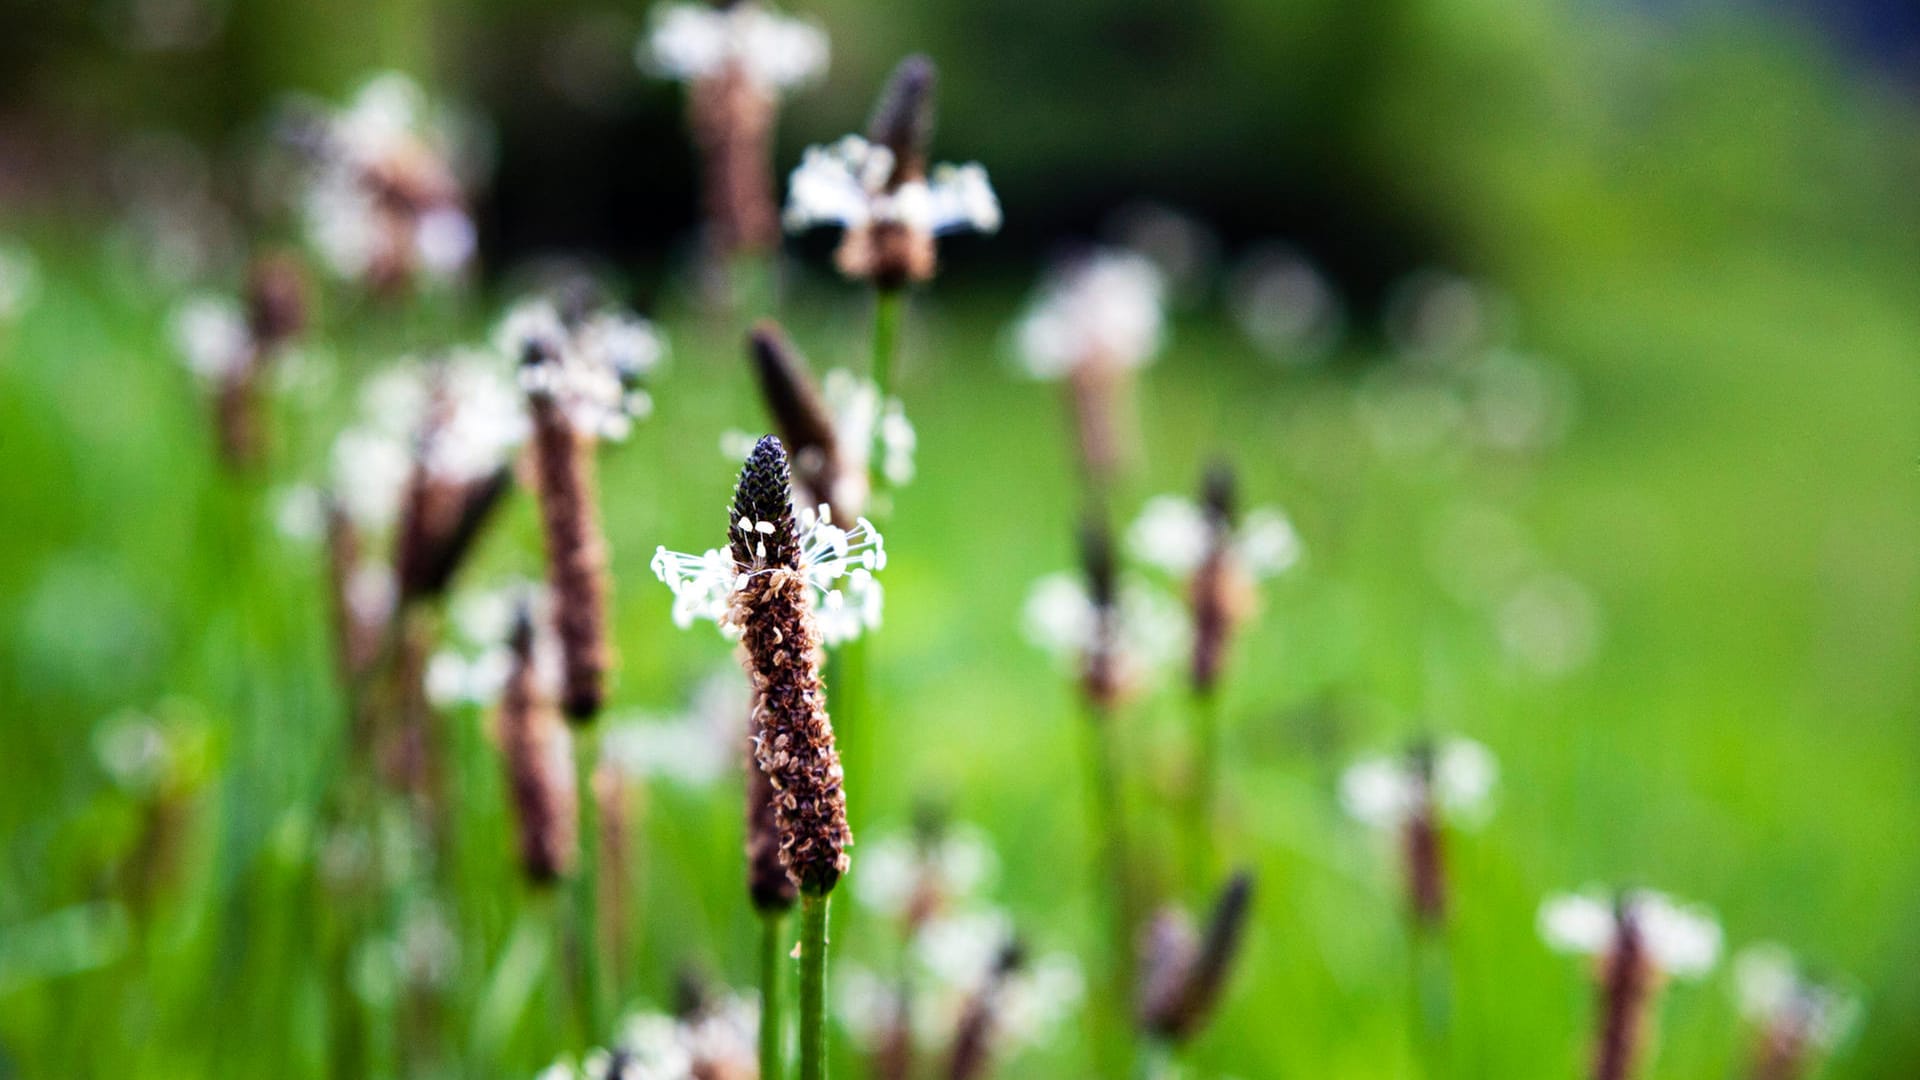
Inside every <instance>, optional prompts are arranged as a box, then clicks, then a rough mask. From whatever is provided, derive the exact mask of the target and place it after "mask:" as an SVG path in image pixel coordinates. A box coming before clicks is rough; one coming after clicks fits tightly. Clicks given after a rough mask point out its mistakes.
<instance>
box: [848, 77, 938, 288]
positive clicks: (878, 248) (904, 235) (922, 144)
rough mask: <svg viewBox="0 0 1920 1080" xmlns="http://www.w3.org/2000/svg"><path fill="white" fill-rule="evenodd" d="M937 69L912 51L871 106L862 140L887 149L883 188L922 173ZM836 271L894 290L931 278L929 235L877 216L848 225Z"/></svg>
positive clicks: (931, 240) (932, 263)
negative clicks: (888, 159) (887, 172)
mask: <svg viewBox="0 0 1920 1080" xmlns="http://www.w3.org/2000/svg"><path fill="white" fill-rule="evenodd" d="M937 81H938V71H937V69H935V67H934V65H933V61H932V60H930V59H928V58H927V57H925V56H921V55H918V54H915V55H913V56H909V57H907V58H906V59H905V60H902V61H900V66H899V67H897V68H895V69H894V71H893V75H892V77H891V78H889V79H888V80H887V85H886V88H885V89H884V90H882V91H881V93H880V100H879V102H878V103H877V104H876V105H875V106H874V110H873V118H872V120H870V121H869V122H868V124H867V140H868V141H869V142H871V143H873V144H874V145H876V146H884V147H886V148H887V149H888V150H890V151H892V152H893V172H892V173H891V174H890V175H889V176H888V177H887V182H886V186H885V188H884V190H885V191H886V193H888V194H892V193H893V192H895V191H898V190H899V188H900V185H902V184H905V183H908V182H911V181H915V180H924V179H926V176H927V148H928V146H929V145H931V143H932V141H933V92H934V87H935V84H936V82H937ZM835 260H836V261H837V263H838V264H839V267H840V272H841V273H843V274H845V275H847V276H848V277H855V278H867V279H869V280H871V281H872V282H873V284H874V287H875V288H877V289H879V290H880V291H881V292H897V291H898V290H900V289H902V288H904V287H905V286H907V285H908V284H910V283H912V282H920V281H926V280H928V279H930V278H932V277H933V272H934V268H935V263H936V260H937V254H936V250H935V247H934V237H933V234H932V233H931V232H928V231H927V230H925V229H920V228H915V227H913V226H911V225H908V224H906V223H905V222H900V221H892V220H882V221H875V222H872V223H870V224H868V225H865V226H862V227H860V228H854V229H848V230H847V234H846V236H845V237H844V238H842V240H841V242H840V250H839V252H838V253H837V254H836V255H835Z"/></svg>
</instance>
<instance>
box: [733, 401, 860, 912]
mask: <svg viewBox="0 0 1920 1080" xmlns="http://www.w3.org/2000/svg"><path fill="white" fill-rule="evenodd" d="M729 533H730V536H729V541H730V545H731V547H732V551H733V557H734V564H735V566H736V567H738V568H739V569H740V571H741V572H742V573H743V574H746V575H748V577H747V580H746V583H745V584H743V585H742V586H741V587H740V589H739V590H738V592H736V593H735V595H734V600H733V612H732V614H731V615H730V618H731V620H732V622H733V624H734V625H736V626H738V627H739V628H740V630H741V644H742V646H743V647H744V650H745V654H746V667H747V674H748V676H749V677H750V678H751V679H752V682H753V689H754V691H755V693H756V695H757V696H758V706H757V708H756V710H755V718H756V721H757V726H758V728H759V730H760V741H759V744H758V746H757V747H756V748H755V755H756V757H757V759H758V760H759V763H760V768H761V769H762V770H764V771H765V772H766V774H767V779H768V780H769V781H770V782H771V783H772V785H773V807H774V823H775V825H776V827H777V828H778V831H779V836H780V856H781V859H782V860H783V861H784V862H785V864H786V867H787V873H788V874H790V875H791V876H792V877H793V880H794V882H795V884H797V885H798V886H799V888H800V889H801V891H803V892H807V893H809V894H813V895H824V894H825V893H828V892H830V891H832V889H833V887H834V885H835V884H837V883H838V882H839V880H840V875H841V874H843V873H845V872H846V869H847V865H848V860H847V854H846V849H847V847H848V846H849V845H850V844H851V843H852V842H853V836H852V833H851V832H849V830H848V829H847V805H846V794H845V792H844V791H843V790H842V789H841V782H842V779H843V774H842V772H841V768H840V757H839V754H838V753H837V752H836V750H835V748H834V743H833V722H832V720H831V719H830V718H829V717H828V715H827V700H826V690H825V688H824V687H823V686H821V683H820V645H819V638H818V635H817V634H816V633H815V631H814V626H813V611H812V599H811V597H810V595H809V593H808V585H807V582H806V578H805V577H804V576H803V574H802V572H801V567H800V549H799V539H798V536H797V529H796V526H795V523H794V518H793V501H792V488H791V481H790V479H789V475H788V469H787V455H786V452H785V450H784V449H783V448H782V447H781V445H780V440H779V439H777V438H775V437H774V436H772V435H768V436H766V437H765V438H763V439H761V440H760V442H759V443H758V444H757V445H756V446H755V447H754V448H753V453H751V454H750V455H748V457H747V462H746V466H745V467H744V468H742V469H741V471H740V482H739V485H738V486H737V487H736V488H735V489H734V502H733V508H732V513H731V527H730V530H729Z"/></svg>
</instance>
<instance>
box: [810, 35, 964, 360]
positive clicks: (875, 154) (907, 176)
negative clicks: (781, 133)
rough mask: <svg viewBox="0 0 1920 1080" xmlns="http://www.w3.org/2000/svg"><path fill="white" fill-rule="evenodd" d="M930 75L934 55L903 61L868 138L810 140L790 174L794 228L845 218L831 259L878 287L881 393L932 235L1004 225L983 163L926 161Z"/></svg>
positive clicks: (876, 345)
mask: <svg viewBox="0 0 1920 1080" xmlns="http://www.w3.org/2000/svg"><path fill="white" fill-rule="evenodd" d="M934 81H935V72H934V67H933V61H931V60H929V59H927V58H926V57H924V56H909V57H907V58H906V59H905V60H903V61H901V63H900V66H899V67H898V68H896V69H895V70H894V73H893V77H892V78H891V79H890V80H888V83H887V86H886V89H885V90H883V91H882V92H881V95H880V101H879V103H878V104H877V105H876V106H875V107H874V113H873V119H872V121H871V122H870V124H869V125H868V132H867V137H866V138H864V139H863V138H861V137H860V136H858V135H848V136H847V137H845V138H843V139H841V140H840V141H839V142H837V143H834V144H833V145H831V146H826V147H819V146H816V147H811V148H809V149H808V150H807V152H806V154H805V156H804V157H802V158H801V160H800V165H799V167H798V168H796V169H794V170H793V176H792V178H791V179H790V180H788V182H787V208H786V213H785V218H786V226H787V229H788V231H790V232H800V231H803V230H806V229H810V228H813V227H814V226H817V225H837V226H839V227H840V228H841V229H842V230H843V232H842V235H841V239H840V249H839V251H838V252H837V253H836V255H835V257H834V261H835V263H836V264H837V265H838V266H839V268H840V272H841V273H842V274H844V275H846V276H847V277H849V278H854V279H856V280H861V281H865V282H867V283H869V284H870V285H872V286H873V289H874V294H875V305H874V319H873V367H872V369H871V370H870V371H869V372H868V374H869V375H870V376H871V377H872V378H873V381H874V384H875V385H876V386H878V387H879V388H880V393H881V395H882V396H885V395H887V394H890V393H892V392H893V367H894V357H895V354H896V353H897V352H898V351H899V332H900V295H901V292H902V290H904V289H905V288H906V286H908V285H909V284H915V283H919V282H924V281H927V280H929V279H931V278H932V277H933V272H934V269H935V263H936V255H937V253H936V244H935V240H936V238H937V237H940V236H943V235H946V234H949V233H957V232H980V233H991V232H996V231H998V230H999V228H1000V200H999V198H998V197H997V196H995V195H994V193H993V185H992V184H990V183H988V181H987V171H986V169H984V168H982V167H981V166H980V165H979V164H977V163H976V164H969V165H962V166H958V167H955V166H952V165H939V166H933V167H929V166H928V163H927V162H928V147H929V145H930V144H931V142H932V140H933V91H934Z"/></svg>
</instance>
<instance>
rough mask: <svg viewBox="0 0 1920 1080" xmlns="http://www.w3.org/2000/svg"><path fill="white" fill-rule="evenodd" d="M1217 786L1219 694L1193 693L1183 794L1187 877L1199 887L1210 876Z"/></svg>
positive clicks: (1209, 691)
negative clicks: (1187, 786)
mask: <svg viewBox="0 0 1920 1080" xmlns="http://www.w3.org/2000/svg"><path fill="white" fill-rule="evenodd" d="M1219 789H1220V696H1219V694H1218V693H1217V692H1215V691H1213V690H1198V691H1195V692H1194V695H1193V776H1192V789H1191V790H1190V791H1189V792H1188V798H1187V821H1186V826H1187V843H1186V848H1187V858H1188V860H1189V862H1188V867H1187V869H1188V881H1190V882H1192V883H1193V884H1195V885H1196V886H1199V887H1201V888H1206V887H1208V883H1210V882H1212V881H1213V879H1214V864H1215V859H1214V842H1213V841H1214V837H1213V822H1214V806H1215V802H1216V800H1217V799H1218V798H1219V795H1218V792H1219Z"/></svg>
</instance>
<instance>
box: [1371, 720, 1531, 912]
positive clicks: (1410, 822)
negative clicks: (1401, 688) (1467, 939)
mask: <svg viewBox="0 0 1920 1080" xmlns="http://www.w3.org/2000/svg"><path fill="white" fill-rule="evenodd" d="M1497 775H1498V771H1497V768H1496V766H1495V764H1494V760H1493V755H1492V754H1490V753H1488V752H1487V748H1486V747H1484V746H1481V745H1480V744H1479V743H1477V742H1473V741H1472V740H1470V739H1459V738H1449V739H1442V740H1440V741H1438V742H1433V741H1426V740H1422V741H1420V742H1417V743H1415V744H1414V745H1413V746H1411V747H1409V748H1408V749H1407V750H1406V752H1405V753H1402V754H1399V755H1394V756H1390V757H1377V758H1367V759H1365V760H1363V761H1359V762H1356V763H1355V764H1353V765H1352V766H1349V767H1348V769H1347V771H1346V772H1345V773H1344V774H1343V775H1342V776H1341V778H1340V798H1341V801H1342V802H1343V803H1344V804H1345V806H1346V809H1347V812H1348V813H1349V814H1352V815H1353V816H1354V817H1355V818H1356V819H1358V820H1359V821H1361V822H1364V823H1365V824H1368V825H1371V826H1373V827H1375V828H1377V829H1382V830H1386V831H1388V832H1390V833H1392V834H1394V835H1395V836H1397V837H1398V838H1399V842H1400V848H1401V852H1402V855H1403V857H1404V866H1405V873H1406V888H1407V911H1408V913H1409V914H1410V915H1411V916H1412V917H1413V919H1414V920H1415V922H1416V923H1417V924H1418V925H1420V926H1422V927H1428V928H1434V929H1438V928H1439V927H1441V926H1442V925H1443V924H1444V922H1445V919H1446V914H1447V878H1446V860H1445V852H1444V850H1443V835H1444V834H1443V829H1444V826H1445V825H1446V824H1447V823H1448V822H1460V823H1466V824H1473V823H1476V822H1478V821H1479V820H1480V819H1481V818H1482V817H1483V816H1484V814H1485V809H1486V804H1487V799H1488V796H1489V795H1490V794H1491V792H1492V790H1493V785H1494V780H1495V778H1496V777H1497Z"/></svg>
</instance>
